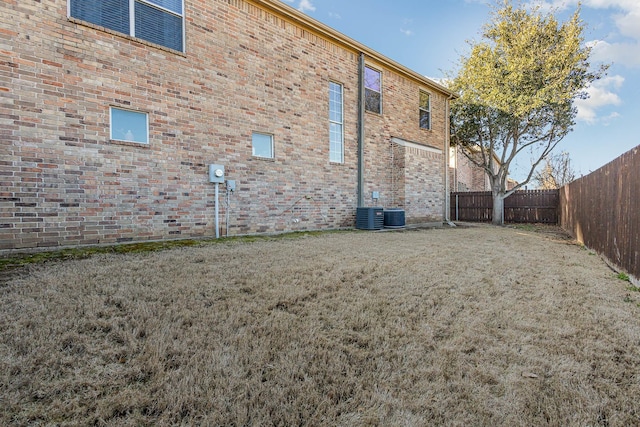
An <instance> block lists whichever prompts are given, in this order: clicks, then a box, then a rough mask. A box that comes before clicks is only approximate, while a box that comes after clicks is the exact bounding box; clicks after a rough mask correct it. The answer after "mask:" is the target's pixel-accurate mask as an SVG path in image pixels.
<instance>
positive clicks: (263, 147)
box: [251, 132, 273, 159]
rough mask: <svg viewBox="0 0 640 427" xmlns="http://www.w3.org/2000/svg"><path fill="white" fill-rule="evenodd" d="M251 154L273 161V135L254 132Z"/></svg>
mask: <svg viewBox="0 0 640 427" xmlns="http://www.w3.org/2000/svg"><path fill="white" fill-rule="evenodd" d="M251 144H252V149H251V153H252V154H253V155H254V156H256V157H265V158H267V159H273V135H268V134H266V133H258V132H254V133H253V135H252V138H251Z"/></svg>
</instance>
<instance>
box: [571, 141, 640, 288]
mask: <svg viewBox="0 0 640 427" xmlns="http://www.w3.org/2000/svg"><path fill="white" fill-rule="evenodd" d="M560 216H561V219H560V226H561V227H562V228H563V229H565V230H566V231H568V232H569V233H571V234H572V235H573V237H575V238H576V240H578V241H579V242H580V243H582V244H584V245H585V246H587V247H588V248H590V249H593V250H594V251H596V252H598V253H599V254H600V255H602V256H604V257H605V258H607V259H608V260H609V261H610V262H612V263H613V264H615V265H616V266H618V267H620V268H622V269H623V270H625V271H626V272H627V273H629V274H631V275H632V276H635V278H636V279H639V280H640V146H638V147H636V148H634V149H632V150H631V151H628V152H627V153H625V154H623V155H622V156H620V157H618V158H617V159H615V160H614V161H612V162H611V163H608V164H606V165H605V166H603V167H601V168H600V169H598V170H596V171H595V172H592V173H590V174H589V175H587V176H585V177H582V178H580V179H577V180H575V181H573V182H572V183H570V184H568V185H565V186H564V187H562V188H561V189H560Z"/></svg>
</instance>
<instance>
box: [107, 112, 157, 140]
mask: <svg viewBox="0 0 640 427" xmlns="http://www.w3.org/2000/svg"><path fill="white" fill-rule="evenodd" d="M110 116H111V121H110V123H111V139H113V140H116V141H127V142H139V143H141V144H148V143H149V120H148V116H147V114H146V113H139V112H137V111H131V110H122V109H120V108H114V107H111V109H110Z"/></svg>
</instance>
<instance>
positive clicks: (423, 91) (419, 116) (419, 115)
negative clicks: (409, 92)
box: [418, 89, 431, 130]
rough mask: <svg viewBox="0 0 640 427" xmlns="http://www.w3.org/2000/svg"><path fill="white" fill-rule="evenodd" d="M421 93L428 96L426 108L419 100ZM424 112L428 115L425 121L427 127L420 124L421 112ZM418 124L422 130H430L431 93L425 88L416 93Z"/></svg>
mask: <svg viewBox="0 0 640 427" xmlns="http://www.w3.org/2000/svg"><path fill="white" fill-rule="evenodd" d="M422 94H425V95H427V96H428V97H429V104H428V105H427V108H423V106H422V104H421V102H422V99H421V98H422ZM423 112H424V113H426V114H427V115H428V118H429V120H428V121H427V127H424V126H422V117H421V116H422V113H423ZM418 126H419V127H420V129H424V130H431V93H430V92H427V91H426V90H422V89H420V92H419V94H418Z"/></svg>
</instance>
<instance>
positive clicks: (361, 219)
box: [356, 208, 384, 230]
mask: <svg viewBox="0 0 640 427" xmlns="http://www.w3.org/2000/svg"><path fill="white" fill-rule="evenodd" d="M383 226H384V212H383V209H382V208H356V228H357V229H360V230H381V229H382V227H383Z"/></svg>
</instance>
